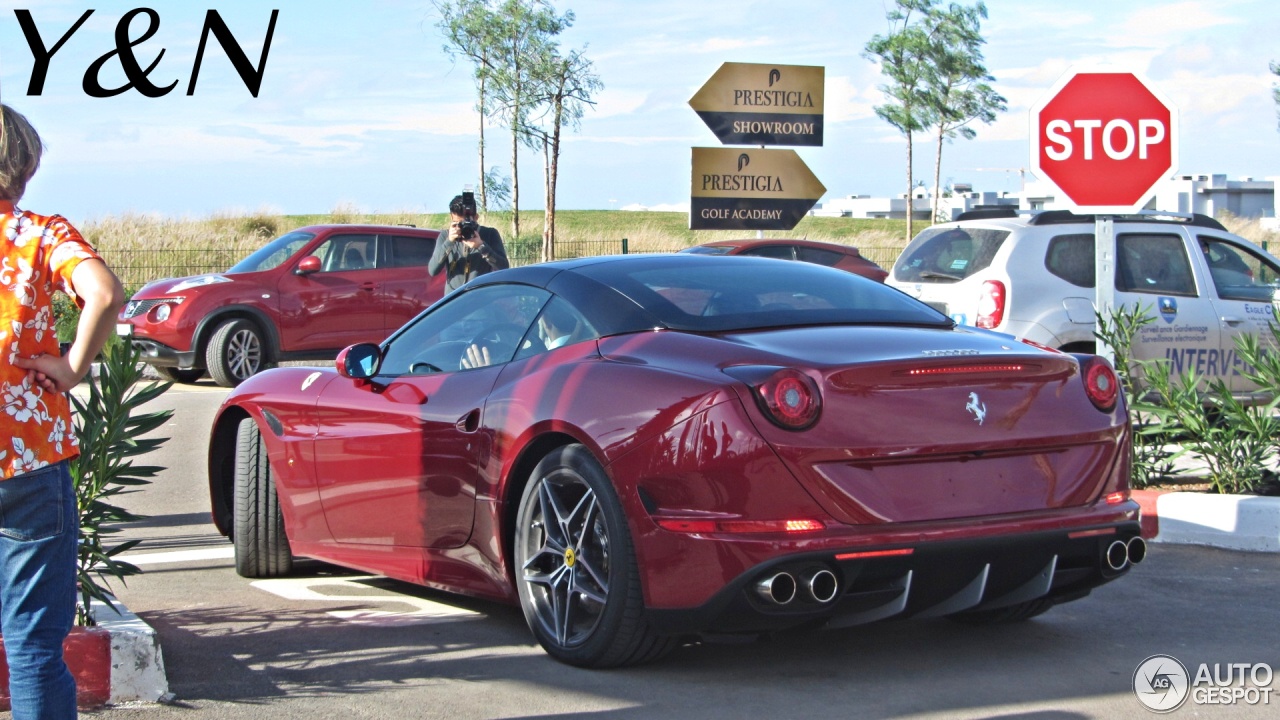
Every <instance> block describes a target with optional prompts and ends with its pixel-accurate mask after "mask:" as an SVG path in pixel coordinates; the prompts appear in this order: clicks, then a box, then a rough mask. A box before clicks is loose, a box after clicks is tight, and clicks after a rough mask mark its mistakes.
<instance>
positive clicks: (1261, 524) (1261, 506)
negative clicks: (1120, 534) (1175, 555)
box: [1152, 492, 1280, 552]
mask: <svg viewBox="0 0 1280 720" xmlns="http://www.w3.org/2000/svg"><path fill="white" fill-rule="evenodd" d="M1156 514H1157V516H1158V517H1159V518H1160V534H1159V535H1157V536H1156V537H1155V538H1152V540H1153V541H1154V542H1161V543H1174V544H1184V545H1209V546H1211V547H1218V548H1226V549H1229V550H1250V551H1254V552H1280V497H1263V496H1258V495H1212V494H1209V493H1184V492H1172V493H1166V494H1164V495H1161V496H1160V497H1159V498H1157V499H1156Z"/></svg>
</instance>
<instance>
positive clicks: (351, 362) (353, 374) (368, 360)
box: [334, 343, 382, 380]
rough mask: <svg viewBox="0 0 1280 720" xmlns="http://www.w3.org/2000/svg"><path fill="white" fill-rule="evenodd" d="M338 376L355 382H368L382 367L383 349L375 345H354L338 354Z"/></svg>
mask: <svg viewBox="0 0 1280 720" xmlns="http://www.w3.org/2000/svg"><path fill="white" fill-rule="evenodd" d="M334 364H335V365H337V368H338V374H339V375H341V376H342V377H345V378H351V379H353V380H368V379H369V378H371V377H373V376H374V375H377V374H378V369H379V368H380V367H382V348H380V347H378V346H377V345H375V344H373V343H360V344H359V345H352V346H350V347H348V348H346V349H344V350H343V351H342V352H340V353H338V359H337V360H335V361H334Z"/></svg>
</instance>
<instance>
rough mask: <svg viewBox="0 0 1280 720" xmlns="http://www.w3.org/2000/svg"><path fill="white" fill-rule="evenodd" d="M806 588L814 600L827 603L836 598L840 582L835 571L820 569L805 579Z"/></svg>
mask: <svg viewBox="0 0 1280 720" xmlns="http://www.w3.org/2000/svg"><path fill="white" fill-rule="evenodd" d="M804 589H805V590H806V591H808V593H809V597H810V598H812V599H813V601H814V602H819V603H823V604H826V603H829V602H831V601H832V600H835V599H836V593H837V592H838V591H839V590H840V583H839V582H837V581H836V574H835V573H833V572H831V571H830V570H819V571H817V572H815V573H814V574H812V575H810V576H809V578H808V579H807V580H805V581H804Z"/></svg>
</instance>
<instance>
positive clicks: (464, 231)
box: [458, 220, 480, 240]
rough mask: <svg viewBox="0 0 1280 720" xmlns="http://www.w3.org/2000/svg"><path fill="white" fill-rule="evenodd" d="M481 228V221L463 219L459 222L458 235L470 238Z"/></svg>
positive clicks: (464, 238)
mask: <svg viewBox="0 0 1280 720" xmlns="http://www.w3.org/2000/svg"><path fill="white" fill-rule="evenodd" d="M479 230H480V223H478V222H476V221H475V220H463V221H461V222H459V223H458V237H460V238H462V239H463V240H470V239H471V238H473V237H475V236H476V232H477V231H479Z"/></svg>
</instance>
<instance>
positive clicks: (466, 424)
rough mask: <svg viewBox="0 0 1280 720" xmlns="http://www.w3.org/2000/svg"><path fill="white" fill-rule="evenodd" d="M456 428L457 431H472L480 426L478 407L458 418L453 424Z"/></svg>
mask: <svg viewBox="0 0 1280 720" xmlns="http://www.w3.org/2000/svg"><path fill="white" fill-rule="evenodd" d="M453 426H454V427H456V428H458V432H464V433H473V432H475V431H476V430H478V429H479V428H480V408H476V409H475V410H472V411H471V412H469V413H467V414H466V415H463V416H462V417H460V418H458V422H456V423H454V424H453Z"/></svg>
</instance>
